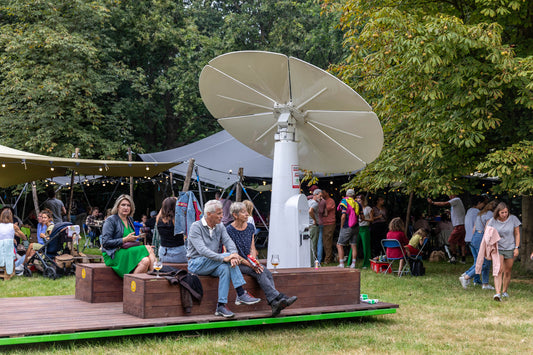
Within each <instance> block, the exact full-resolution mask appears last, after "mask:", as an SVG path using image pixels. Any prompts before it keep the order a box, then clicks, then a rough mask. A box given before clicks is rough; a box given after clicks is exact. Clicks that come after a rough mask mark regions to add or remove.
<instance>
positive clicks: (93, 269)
mask: <svg viewBox="0 0 533 355" xmlns="http://www.w3.org/2000/svg"><path fill="white" fill-rule="evenodd" d="M163 265H168V266H172V267H175V268H178V269H187V264H174V263H163ZM122 289H123V280H122V279H121V278H120V277H119V276H118V275H117V274H116V273H115V271H113V269H111V268H110V267H109V266H106V265H105V264H104V263H90V264H88V263H82V264H77V266H76V298H77V299H79V300H81V301H85V302H90V303H104V302H122Z"/></svg>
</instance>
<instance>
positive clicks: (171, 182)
mask: <svg viewBox="0 0 533 355" xmlns="http://www.w3.org/2000/svg"><path fill="white" fill-rule="evenodd" d="M170 192H171V196H172V197H175V196H176V194H175V193H174V177H173V176H172V172H170Z"/></svg>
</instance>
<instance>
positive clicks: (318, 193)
mask: <svg viewBox="0 0 533 355" xmlns="http://www.w3.org/2000/svg"><path fill="white" fill-rule="evenodd" d="M321 199H322V190H320V189H315V190H313V196H312V198H311V199H309V200H307V203H308V205H309V236H310V237H311V264H313V263H314V261H315V260H318V254H317V246H318V235H319V232H320V227H319V223H320V222H319V216H318V214H319V213H318V207H319V203H320V200H321Z"/></svg>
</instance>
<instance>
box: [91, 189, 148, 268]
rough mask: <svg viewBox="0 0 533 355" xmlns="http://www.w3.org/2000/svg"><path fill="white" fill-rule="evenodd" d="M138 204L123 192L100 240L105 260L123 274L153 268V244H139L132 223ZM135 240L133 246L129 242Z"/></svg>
mask: <svg viewBox="0 0 533 355" xmlns="http://www.w3.org/2000/svg"><path fill="white" fill-rule="evenodd" d="M134 212H135V204H134V203H133V199H132V198H131V197H130V196H129V195H120V196H119V197H118V198H117V200H116V201H115V205H114V206H113V209H112V210H111V215H110V216H109V217H108V218H107V219H106V220H105V222H104V225H103V227H102V235H101V236H100V242H101V244H102V255H103V257H104V262H105V264H106V265H107V266H110V267H111V268H112V269H113V270H115V272H116V273H117V274H118V276H120V277H124V275H125V274H129V273H131V272H132V271H133V273H134V274H140V273H144V272H147V271H149V270H150V271H151V270H153V266H154V261H155V255H154V252H153V250H152V247H151V246H148V245H139V244H138V243H136V242H137V238H138V236H136V235H135V228H134V227H133V218H132V217H131V216H133V213H134ZM131 244H133V245H134V246H130V245H131Z"/></svg>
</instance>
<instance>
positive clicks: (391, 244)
mask: <svg viewBox="0 0 533 355" xmlns="http://www.w3.org/2000/svg"><path fill="white" fill-rule="evenodd" d="M381 247H382V248H383V252H384V253H385V255H387V248H398V249H399V250H400V251H401V253H402V256H401V257H398V258H389V257H387V258H386V260H385V262H386V263H388V264H389V266H388V267H387V270H385V273H388V272H389V270H391V269H392V264H393V263H394V262H395V261H396V260H403V261H404V265H403V267H402V269H401V270H398V271H393V272H397V273H398V276H399V277H401V276H402V275H403V274H404V273H411V269H410V268H409V261H408V260H407V256H406V255H405V251H404V250H403V247H402V245H401V244H400V242H399V241H398V240H396V239H383V240H382V241H381ZM399 268H400V267H399V266H398V269H399Z"/></svg>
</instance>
